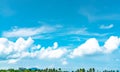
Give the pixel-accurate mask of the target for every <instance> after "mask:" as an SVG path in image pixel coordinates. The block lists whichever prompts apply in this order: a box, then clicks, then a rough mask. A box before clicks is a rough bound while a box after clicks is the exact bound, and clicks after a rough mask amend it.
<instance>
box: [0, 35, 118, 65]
mask: <svg viewBox="0 0 120 72" xmlns="http://www.w3.org/2000/svg"><path fill="white" fill-rule="evenodd" d="M119 46H120V38H118V37H117V36H111V37H110V38H109V39H108V40H107V41H106V42H105V44H104V45H103V46H100V45H99V43H98V40H97V39H95V38H90V39H88V40H87V41H86V42H85V43H83V44H81V45H79V46H78V47H77V48H74V49H73V50H72V49H68V48H67V47H59V46H58V43H57V42H54V43H53V46H49V47H47V48H45V47H42V46H41V45H40V44H38V45H35V44H34V40H33V39H32V38H31V37H29V38H28V39H26V40H25V39H23V38H18V39H17V40H16V41H15V42H12V41H10V40H8V39H7V38H0V59H4V60H8V63H15V62H17V61H19V60H20V59H22V58H26V57H30V58H38V59H59V58H62V57H63V56H64V57H67V56H69V57H70V58H75V57H81V56H85V55H93V54H96V53H101V54H106V53H112V52H113V51H115V50H116V49H117V48H119ZM61 61H62V64H63V65H66V64H67V61H66V59H63V60H61Z"/></svg>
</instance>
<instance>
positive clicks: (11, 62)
mask: <svg viewBox="0 0 120 72" xmlns="http://www.w3.org/2000/svg"><path fill="white" fill-rule="evenodd" d="M18 60H19V59H10V60H8V63H9V64H14V63H16V62H17V61H18Z"/></svg>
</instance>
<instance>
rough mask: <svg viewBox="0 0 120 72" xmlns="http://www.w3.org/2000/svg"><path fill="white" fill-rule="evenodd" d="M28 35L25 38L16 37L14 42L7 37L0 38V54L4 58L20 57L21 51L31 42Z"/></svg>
mask: <svg viewBox="0 0 120 72" xmlns="http://www.w3.org/2000/svg"><path fill="white" fill-rule="evenodd" d="M33 42H34V41H33V40H32V39H31V38H30V37H29V38H28V39H27V40H24V39H23V38H18V39H17V41H16V42H12V41H9V40H8V39H7V38H0V56H3V57H4V59H12V58H18V57H21V53H22V52H24V51H26V50H27V48H29V47H30V46H31V45H32V44H33Z"/></svg>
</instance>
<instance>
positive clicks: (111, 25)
mask: <svg viewBox="0 0 120 72" xmlns="http://www.w3.org/2000/svg"><path fill="white" fill-rule="evenodd" d="M113 27H114V25H113V24H110V25H108V26H105V25H101V26H100V29H110V28H113Z"/></svg>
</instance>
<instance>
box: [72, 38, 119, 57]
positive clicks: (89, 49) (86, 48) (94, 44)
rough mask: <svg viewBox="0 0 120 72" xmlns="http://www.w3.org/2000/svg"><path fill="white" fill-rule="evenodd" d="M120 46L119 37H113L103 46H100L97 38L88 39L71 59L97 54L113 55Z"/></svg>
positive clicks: (73, 53) (75, 51) (74, 51)
mask: <svg viewBox="0 0 120 72" xmlns="http://www.w3.org/2000/svg"><path fill="white" fill-rule="evenodd" d="M119 46H120V39H119V38H118V37H117V36H111V37H110V38H109V39H108V40H107V41H106V42H105V44H104V45H103V46H99V43H98V41H97V40H96V39H95V38H90V39H88V40H87V41H86V42H85V43H83V44H82V45H80V46H78V47H77V48H75V49H74V50H73V51H72V52H71V53H70V57H71V58H74V57H77V56H83V55H90V54H94V53H97V52H100V53H111V52H113V51H114V50H116V49H117V48H118V47H119Z"/></svg>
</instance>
